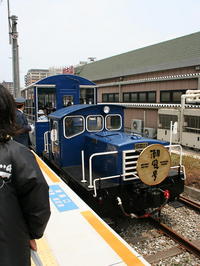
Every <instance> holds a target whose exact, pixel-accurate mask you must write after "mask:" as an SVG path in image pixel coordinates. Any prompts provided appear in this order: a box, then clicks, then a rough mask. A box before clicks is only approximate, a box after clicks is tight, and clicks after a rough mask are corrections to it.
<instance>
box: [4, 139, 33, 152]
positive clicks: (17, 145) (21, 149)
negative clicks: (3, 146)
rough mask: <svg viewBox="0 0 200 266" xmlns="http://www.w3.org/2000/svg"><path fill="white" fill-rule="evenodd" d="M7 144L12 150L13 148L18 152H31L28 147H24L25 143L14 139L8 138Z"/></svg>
mask: <svg viewBox="0 0 200 266" xmlns="http://www.w3.org/2000/svg"><path fill="white" fill-rule="evenodd" d="M8 145H9V146H10V148H11V149H12V150H15V151H17V152H20V153H24V152H28V153H31V151H30V149H29V148H28V147H26V146H25V145H23V144H21V143H19V142H17V141H15V140H12V139H11V140H10V141H9V143H8Z"/></svg>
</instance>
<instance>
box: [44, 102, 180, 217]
mask: <svg viewBox="0 0 200 266" xmlns="http://www.w3.org/2000/svg"><path fill="white" fill-rule="evenodd" d="M48 117H49V130H48V131H46V132H45V134H44V152H43V156H44V158H45V159H46V160H48V161H49V162H50V163H51V164H52V165H54V166H55V167H56V168H57V169H58V170H59V171H60V174H61V176H62V177H63V179H64V180H65V181H66V182H68V183H69V184H71V185H72V187H73V188H75V189H76V188H77V189H78V190H79V191H80V194H81V195H82V196H83V197H84V199H85V200H86V201H87V202H88V203H89V204H90V206H92V207H94V208H96V207H97V209H98V210H99V209H100V210H101V211H100V213H101V214H103V215H109V216H111V214H113V215H116V214H117V213H119V212H123V214H125V215H126V216H130V217H135V216H137V217H147V216H148V215H151V214H152V213H154V212H155V211H159V210H160V209H161V208H162V207H163V206H164V205H165V204H166V203H167V202H170V201H174V200H175V199H177V198H178V197H179V195H180V193H182V192H183V189H184V178H185V176H184V167H183V166H182V165H181V161H180V164H179V165H178V166H173V167H172V166H171V156H170V150H171V147H168V146H167V145H168V143H167V142H162V141H158V140H155V139H147V138H143V137H141V136H138V135H129V134H126V133H125V132H124V107H123V106H120V105H114V104H93V105H88V104H86V105H83V104H79V105H72V106H69V107H65V108H62V109H59V110H57V111H55V112H53V113H51V114H49V116H48Z"/></svg>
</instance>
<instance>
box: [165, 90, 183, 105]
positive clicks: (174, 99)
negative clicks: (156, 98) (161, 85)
mask: <svg viewBox="0 0 200 266" xmlns="http://www.w3.org/2000/svg"><path fill="white" fill-rule="evenodd" d="M185 92H186V90H171V91H161V92H160V102H161V103H180V102H181V95H182V94H185Z"/></svg>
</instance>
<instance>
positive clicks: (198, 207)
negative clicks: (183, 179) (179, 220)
mask: <svg viewBox="0 0 200 266" xmlns="http://www.w3.org/2000/svg"><path fill="white" fill-rule="evenodd" d="M179 201H180V202H182V203H184V204H186V205H187V206H189V207H191V208H192V209H194V210H196V211H198V212H200V203H199V202H197V201H194V200H191V199H188V198H186V197H184V196H180V197H179Z"/></svg>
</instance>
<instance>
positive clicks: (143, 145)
mask: <svg viewBox="0 0 200 266" xmlns="http://www.w3.org/2000/svg"><path fill="white" fill-rule="evenodd" d="M147 146H148V143H147V142H142V143H136V144H135V150H136V151H141V150H143V149H144V148H146V147H147Z"/></svg>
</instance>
